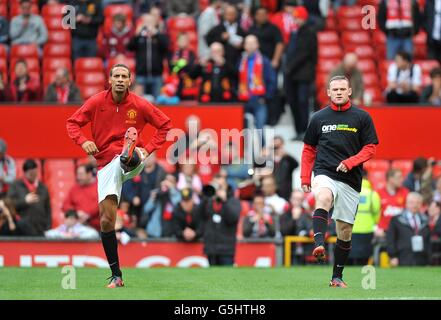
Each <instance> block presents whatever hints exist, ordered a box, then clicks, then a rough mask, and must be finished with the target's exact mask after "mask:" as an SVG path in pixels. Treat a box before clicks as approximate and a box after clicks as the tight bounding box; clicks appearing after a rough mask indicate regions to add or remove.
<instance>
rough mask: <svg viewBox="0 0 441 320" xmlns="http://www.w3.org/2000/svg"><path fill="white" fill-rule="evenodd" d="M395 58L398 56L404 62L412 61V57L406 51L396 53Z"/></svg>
mask: <svg viewBox="0 0 441 320" xmlns="http://www.w3.org/2000/svg"><path fill="white" fill-rule="evenodd" d="M395 56H399V57H401V58H402V59H403V60H406V61H407V62H411V61H412V56H411V55H410V53H409V52H407V51H398V52H397V54H396V55H395Z"/></svg>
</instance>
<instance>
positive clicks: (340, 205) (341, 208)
mask: <svg viewBox="0 0 441 320" xmlns="http://www.w3.org/2000/svg"><path fill="white" fill-rule="evenodd" d="M311 187H312V192H313V194H314V197H316V196H317V194H318V192H319V191H320V189H322V188H328V189H330V190H331V192H332V196H333V200H334V201H333V207H334V211H333V213H332V219H334V220H340V221H343V222H346V223H349V224H354V222H355V215H356V214H357V210H358V203H359V202H360V193H358V192H357V191H355V190H354V189H353V188H352V187H350V186H349V185H347V184H346V183H344V182H341V181H336V180H333V179H331V178H329V177H328V176H325V175H322V174H321V175H318V176H315V177H314V179H313V181H312V186H311Z"/></svg>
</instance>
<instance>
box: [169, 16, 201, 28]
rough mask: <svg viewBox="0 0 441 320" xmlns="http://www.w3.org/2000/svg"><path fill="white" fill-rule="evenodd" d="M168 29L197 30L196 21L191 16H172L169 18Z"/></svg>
mask: <svg viewBox="0 0 441 320" xmlns="http://www.w3.org/2000/svg"><path fill="white" fill-rule="evenodd" d="M167 29H168V30H170V31H172V30H176V31H196V21H195V20H194V18H193V17H191V16H176V17H170V18H168V20H167Z"/></svg>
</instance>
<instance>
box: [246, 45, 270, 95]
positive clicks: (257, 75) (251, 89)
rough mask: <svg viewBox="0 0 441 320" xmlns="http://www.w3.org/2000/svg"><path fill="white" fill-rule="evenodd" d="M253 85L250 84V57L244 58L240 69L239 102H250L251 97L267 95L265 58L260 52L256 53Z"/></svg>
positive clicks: (252, 77)
mask: <svg viewBox="0 0 441 320" xmlns="http://www.w3.org/2000/svg"><path fill="white" fill-rule="evenodd" d="M255 55H256V56H255V58H254V65H253V71H252V76H251V79H252V81H251V83H249V82H248V57H249V56H248V55H245V56H244V57H242V60H241V61H240V67H239V100H241V101H248V100H249V99H250V95H253V96H262V95H264V94H265V92H266V90H265V83H264V81H263V56H262V54H261V53H260V52H256V53H255Z"/></svg>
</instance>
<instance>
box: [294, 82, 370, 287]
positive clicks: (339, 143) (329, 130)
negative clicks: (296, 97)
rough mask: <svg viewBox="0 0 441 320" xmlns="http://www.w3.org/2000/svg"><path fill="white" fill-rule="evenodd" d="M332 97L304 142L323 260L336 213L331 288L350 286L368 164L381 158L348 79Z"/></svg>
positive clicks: (335, 85) (305, 178)
mask: <svg viewBox="0 0 441 320" xmlns="http://www.w3.org/2000/svg"><path fill="white" fill-rule="evenodd" d="M327 93H328V96H329V97H330V99H331V105H329V106H327V107H326V108H324V109H322V110H320V111H318V112H316V113H315V114H314V115H313V117H312V119H311V122H310V124H309V126H308V129H307V131H306V134H305V138H304V140H303V142H304V143H305V145H304V147H303V153H302V165H301V175H300V176H301V181H302V189H303V191H304V192H311V191H312V192H313V194H314V197H315V203H316V209H315V211H314V214H313V229H314V241H315V249H314V251H313V255H314V256H315V257H316V258H317V260H318V261H319V262H322V261H324V260H325V258H326V253H325V246H324V240H325V239H324V236H325V233H326V229H327V226H328V215H329V212H330V210H331V208H333V209H334V210H333V213H332V218H333V219H334V220H335V222H336V229H337V243H336V246H335V250H334V269H333V274H332V279H331V282H330V284H329V285H330V286H331V287H346V283H345V282H344V281H343V268H344V265H345V263H346V260H347V258H348V256H349V252H350V250H351V237H352V226H353V224H354V221H355V214H356V212H357V207H358V203H359V196H360V194H359V193H360V191H361V180H362V168H363V163H364V162H365V161H367V160H369V159H370V158H372V156H373V155H374V154H375V149H376V145H377V144H378V138H377V133H376V131H375V127H374V124H373V122H372V118H371V117H370V115H369V114H368V113H367V112H366V111H364V110H361V109H359V108H357V107H356V106H353V105H352V104H351V101H350V100H349V97H350V95H351V93H352V90H351V88H350V85H349V80H348V79H347V78H346V77H344V76H336V77H333V78H331V79H330V80H329V84H328V90H327ZM313 168H314V179H313V181H312V184H311V173H312V171H313Z"/></svg>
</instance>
